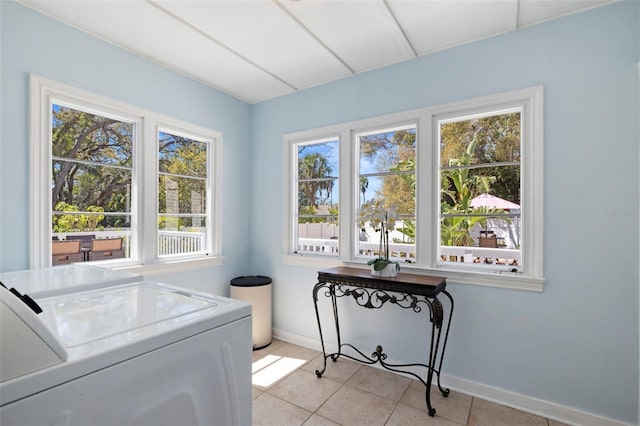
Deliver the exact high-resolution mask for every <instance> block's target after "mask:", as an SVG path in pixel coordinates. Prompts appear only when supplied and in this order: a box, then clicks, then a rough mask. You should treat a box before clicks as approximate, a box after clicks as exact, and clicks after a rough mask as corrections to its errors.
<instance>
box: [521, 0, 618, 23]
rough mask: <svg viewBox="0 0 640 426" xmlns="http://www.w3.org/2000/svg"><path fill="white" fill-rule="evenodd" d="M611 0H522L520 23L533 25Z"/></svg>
mask: <svg viewBox="0 0 640 426" xmlns="http://www.w3.org/2000/svg"><path fill="white" fill-rule="evenodd" d="M610 2H611V0H555V1H540V0H520V6H519V11H518V15H519V16H518V24H519V25H521V26H525V25H532V24H535V23H537V22H542V21H546V20H548V19H551V18H553V17H556V16H559V15H565V14H567V13H572V12H574V11H576V10H582V9H588V8H591V7H594V6H599V5H602V4H604V3H610Z"/></svg>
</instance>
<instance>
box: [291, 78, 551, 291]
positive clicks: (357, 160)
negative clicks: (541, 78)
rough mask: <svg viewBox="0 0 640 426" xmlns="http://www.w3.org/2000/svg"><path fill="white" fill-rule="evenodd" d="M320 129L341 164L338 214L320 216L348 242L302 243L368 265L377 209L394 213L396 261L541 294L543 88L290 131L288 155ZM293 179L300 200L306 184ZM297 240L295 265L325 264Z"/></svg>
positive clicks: (312, 239) (294, 218)
mask: <svg viewBox="0 0 640 426" xmlns="http://www.w3.org/2000/svg"><path fill="white" fill-rule="evenodd" d="M320 134H336V135H340V137H338V138H336V139H335V140H334V141H333V142H332V143H333V144H335V146H332V151H334V152H337V151H339V152H340V153H341V155H340V162H339V165H335V164H333V165H332V168H333V169H335V168H339V169H340V170H341V172H342V173H341V176H342V178H341V179H340V181H339V182H338V179H337V176H338V175H337V174H335V175H331V176H332V177H331V179H333V178H335V180H332V181H331V183H332V185H331V196H332V198H331V205H332V206H339V209H338V208H335V209H334V210H333V212H332V213H331V215H323V218H331V220H337V223H339V224H340V227H338V230H337V235H338V237H339V238H337V240H336V241H333V243H331V242H329V240H328V238H326V236H325V235H319V234H316V235H308V239H307V240H306V241H305V242H306V243H307V244H308V246H314V247H323V246H325V245H328V244H332V245H331V247H332V249H331V250H332V254H334V256H335V259H334V262H333V263H330V264H336V262H341V263H347V264H355V265H363V266H364V265H365V263H366V262H367V261H368V260H369V259H372V258H374V257H376V256H377V255H378V251H379V249H378V245H379V243H378V242H379V240H380V238H379V233H377V232H376V231H375V229H374V228H373V227H371V226H369V224H366V223H364V224H363V223H361V222H360V221H359V213H360V211H361V210H362V208H363V206H365V203H372V202H373V203H378V204H379V205H382V206H383V207H384V208H385V209H387V210H389V211H391V212H393V216H394V217H395V218H396V226H395V229H394V231H393V232H391V234H390V236H389V242H390V244H391V247H390V252H391V253H390V254H391V258H392V260H395V261H398V262H400V263H401V268H402V270H404V271H407V272H410V271H413V272H415V273H425V274H431V275H440V276H446V277H447V278H448V279H449V280H450V281H454V282H461V283H468V284H480V285H488V286H505V287H511V288H518V289H526V290H541V289H542V284H543V283H544V278H543V268H542V213H543V207H542V202H543V192H542V189H543V188H542V183H543V180H542V175H543V174H542V88H541V87H534V88H531V89H524V90H518V91H513V92H507V93H502V94H497V95H492V96H486V97H483V98H478V99H471V100H468V101H462V102H456V103H451V104H446V105H437V106H432V107H429V108H424V109H419V110H413V111H408V112H404V113H398V114H392V115H388V116H383V117H375V118H370V119H366V120H360V121H357V122H351V123H345V124H342V125H336V126H332V127H328V128H323V129H315V130H309V131H304V132H298V133H293V134H288V135H285V136H284V139H285V142H286V144H287V146H288V147H289V148H288V153H287V155H295V156H297V155H299V151H298V150H299V149H300V146H301V145H300V141H301V140H304V141H305V143H308V144H313V143H315V142H312V141H314V139H313V135H320ZM305 138H306V139H305ZM315 140H318V139H315ZM324 142H326V141H323V143H324ZM318 143H319V142H318ZM305 146H308V145H305ZM292 148H293V149H292ZM307 149H309V148H307ZM336 158H337V157H336ZM336 161H337V159H336ZM290 164H293V163H290ZM290 176H292V177H293V181H296V182H298V183H297V185H294V186H292V187H291V188H292V189H294V188H295V190H296V191H298V192H297V193H296V194H298V196H299V192H300V189H299V187H298V185H302V183H303V182H302V181H300V180H299V175H298V174H290ZM345 176H346V177H345ZM321 179H329V176H323V177H322V178H319V177H317V176H316V177H314V178H313V180H312V181H313V182H315V183H316V184H317V185H320V183H321V182H325V183H327V182H329V181H328V180H325V181H323V180H321ZM309 182H311V181H309ZM336 186H339V187H338V188H336ZM315 193H316V194H321V191H320V192H318V190H317V189H316V190H315ZM292 194H293V193H292ZM334 194H340V197H338V198H335V195H334ZM327 195H328V193H324V196H327ZM292 197H293V195H292ZM292 207H293V205H292ZM290 211H291V215H290V216H289V217H290V219H289V223H288V226H289V229H290V231H289V235H294V234H295V235H298V234H297V233H299V228H298V225H299V221H300V220H301V218H302V217H304V215H301V214H300V208H299V206H298V208H297V209H295V210H294V209H291V210H290ZM335 214H337V218H336V217H335ZM289 241H291V242H292V244H288V245H287V246H286V247H285V252H286V253H288V254H292V255H294V256H290V257H288V258H287V259H288V261H289V262H291V263H295V264H317V261H315V260H314V258H317V256H316V257H314V256H315V255H317V254H324V253H325V252H324V251H322V250H300V249H299V245H297V244H298V243H299V240H296V239H294V240H289ZM324 263H326V262H324Z"/></svg>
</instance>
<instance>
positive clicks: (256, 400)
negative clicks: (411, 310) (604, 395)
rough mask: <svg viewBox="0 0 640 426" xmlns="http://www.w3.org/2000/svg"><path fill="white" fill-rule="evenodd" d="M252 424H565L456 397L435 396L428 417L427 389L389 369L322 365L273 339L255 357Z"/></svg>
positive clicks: (313, 354) (314, 355) (317, 357)
mask: <svg viewBox="0 0 640 426" xmlns="http://www.w3.org/2000/svg"><path fill="white" fill-rule="evenodd" d="M253 362H254V372H253V373H254V376H253V377H254V384H253V425H254V426H258V425H265V426H266V425H274V426H301V425H304V426H329V425H344V426H357V425H367V426H376V425H387V426H402V425H407V426H414V425H418V424H420V425H433V426H460V425H466V426H481V425H486V426H503V425H504V426H529V425H532V426H537V425H540V426H560V425H562V423H559V422H556V421H554V420H550V419H545V418H543V417H538V416H535V415H533V414H529V413H525V412H522V411H518V410H514V409H513V408H509V407H505V406H502V405H498V404H494V403H492V402H488V401H485V400H482V399H479V398H473V397H471V396H468V395H465V394H461V393H459V392H455V391H451V394H450V395H449V397H448V398H444V397H442V395H441V394H440V392H438V391H437V388H434V391H432V392H431V402H432V405H433V407H434V408H436V411H437V413H436V415H435V417H429V415H428V414H427V408H426V404H425V402H424V385H423V384H422V383H421V382H419V381H417V380H412V379H409V378H406V377H403V376H400V375H397V374H394V373H391V372H388V371H383V370H379V369H377V368H372V367H370V366H367V365H364V364H360V363H357V362H353V361H350V360H347V359H339V360H338V361H337V362H335V363H333V362H329V363H328V366H327V371H326V372H325V374H324V375H323V376H322V378H321V379H318V378H317V377H316V375H315V373H314V371H315V370H316V369H317V368H321V367H322V354H321V353H320V352H318V351H314V350H311V349H307V348H303V347H301V346H296V345H293V344H291V343H286V342H283V341H281V340H276V339H274V341H273V342H272V343H271V345H269V346H268V347H266V348H264V349H261V350H259V351H255V352H254V353H253Z"/></svg>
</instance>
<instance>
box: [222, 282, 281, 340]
mask: <svg viewBox="0 0 640 426" xmlns="http://www.w3.org/2000/svg"><path fill="white" fill-rule="evenodd" d="M230 296H231V298H232V299H238V300H243V301H245V302H249V303H251V316H252V318H251V324H252V330H253V333H252V337H253V339H252V340H253V350H254V351H255V350H258V349H262V348H264V347H266V346H269V344H271V278H269V277H263V276H260V275H256V276H248V277H237V278H234V279H232V280H231V287H230Z"/></svg>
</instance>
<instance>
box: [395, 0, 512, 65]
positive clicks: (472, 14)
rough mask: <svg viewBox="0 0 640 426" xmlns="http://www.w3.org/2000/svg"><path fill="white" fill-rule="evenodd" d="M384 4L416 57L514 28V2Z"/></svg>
mask: <svg viewBox="0 0 640 426" xmlns="http://www.w3.org/2000/svg"><path fill="white" fill-rule="evenodd" d="M388 3H389V6H390V7H391V9H392V10H393V12H394V13H395V15H396V17H397V18H398V21H399V22H400V24H401V25H402V27H403V28H404V29H405V32H406V33H407V36H408V37H409V40H411V43H412V44H413V46H414V48H415V49H416V51H417V52H418V54H426V53H429V52H433V51H436V50H441V49H444V48H447V47H452V46H456V45H459V44H463V43H467V42H470V41H473V40H479V39H482V38H486V37H490V36H493V35H497V34H501V33H504V32H507V31H509V30H510V29H512V28H514V27H515V20H516V11H517V0H506V1H505V0H481V1H478V0H461V1H424V2H417V1H403V0H389V1H388Z"/></svg>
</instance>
